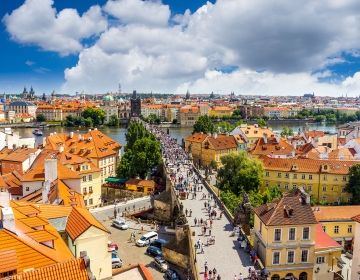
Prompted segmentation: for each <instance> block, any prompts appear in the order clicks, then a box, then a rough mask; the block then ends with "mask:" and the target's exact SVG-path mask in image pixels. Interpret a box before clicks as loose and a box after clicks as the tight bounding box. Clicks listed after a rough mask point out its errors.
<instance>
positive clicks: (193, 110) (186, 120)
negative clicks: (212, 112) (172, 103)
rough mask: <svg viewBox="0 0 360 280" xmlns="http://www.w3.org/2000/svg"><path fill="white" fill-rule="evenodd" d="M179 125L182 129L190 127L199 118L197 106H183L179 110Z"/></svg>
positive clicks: (199, 113)
mask: <svg viewBox="0 0 360 280" xmlns="http://www.w3.org/2000/svg"><path fill="white" fill-rule="evenodd" d="M179 116H180V125H181V126H184V127H192V126H194V124H195V123H196V122H197V120H198V118H199V117H200V116H201V112H200V108H199V107H198V106H192V105H185V106H183V107H181V108H180V113H179Z"/></svg>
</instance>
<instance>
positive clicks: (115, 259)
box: [111, 251, 122, 268]
mask: <svg viewBox="0 0 360 280" xmlns="http://www.w3.org/2000/svg"><path fill="white" fill-rule="evenodd" d="M111 263H112V268H120V267H121V266H122V260H121V259H120V257H119V255H118V253H117V252H116V251H113V252H111Z"/></svg>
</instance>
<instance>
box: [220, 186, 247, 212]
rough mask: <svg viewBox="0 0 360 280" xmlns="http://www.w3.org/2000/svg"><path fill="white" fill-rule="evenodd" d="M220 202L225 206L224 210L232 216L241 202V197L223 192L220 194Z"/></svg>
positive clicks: (229, 192)
mask: <svg viewBox="0 0 360 280" xmlns="http://www.w3.org/2000/svg"><path fill="white" fill-rule="evenodd" d="M220 198H221V201H222V202H223V203H224V204H225V206H226V208H227V209H229V211H230V212H231V213H233V214H234V210H235V208H236V207H238V206H239V204H240V203H241V201H242V198H241V196H238V195H235V194H234V193H233V192H231V191H223V192H221V193H220Z"/></svg>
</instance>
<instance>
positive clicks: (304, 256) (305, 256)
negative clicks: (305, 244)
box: [301, 250, 309, 262]
mask: <svg viewBox="0 0 360 280" xmlns="http://www.w3.org/2000/svg"><path fill="white" fill-rule="evenodd" d="M308 255H309V251H308V250H301V262H307V261H308Z"/></svg>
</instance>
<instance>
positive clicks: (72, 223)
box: [66, 207, 109, 240]
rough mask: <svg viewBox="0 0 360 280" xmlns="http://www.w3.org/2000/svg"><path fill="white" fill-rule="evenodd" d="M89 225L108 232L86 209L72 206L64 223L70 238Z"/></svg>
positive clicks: (78, 234) (82, 231)
mask: <svg viewBox="0 0 360 280" xmlns="http://www.w3.org/2000/svg"><path fill="white" fill-rule="evenodd" d="M91 226H94V227H96V228H98V229H100V230H103V231H105V232H109V231H108V230H107V229H106V228H105V227H104V226H103V225H102V224H101V223H100V222H99V221H98V220H96V219H95V217H94V216H93V215H91V214H90V212H89V211H88V210H87V209H84V208H79V207H73V209H72V211H71V213H70V215H69V217H68V221H67V224H66V232H67V233H68V234H69V236H70V238H71V239H72V240H75V239H76V238H78V237H79V236H80V235H81V234H83V233H84V232H85V231H86V230H87V229H89V228H90V227H91Z"/></svg>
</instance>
